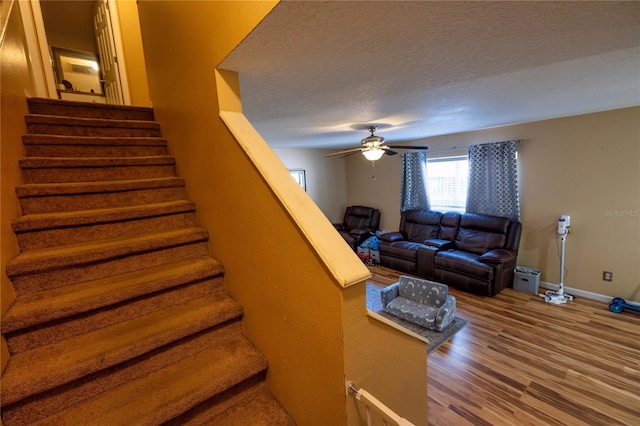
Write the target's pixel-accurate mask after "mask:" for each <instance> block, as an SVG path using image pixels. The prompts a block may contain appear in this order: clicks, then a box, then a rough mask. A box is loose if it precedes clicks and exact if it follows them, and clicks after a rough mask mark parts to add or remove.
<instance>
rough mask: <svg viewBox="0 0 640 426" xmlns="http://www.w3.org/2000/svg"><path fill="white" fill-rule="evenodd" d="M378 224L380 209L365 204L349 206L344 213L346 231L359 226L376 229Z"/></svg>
mask: <svg viewBox="0 0 640 426" xmlns="http://www.w3.org/2000/svg"><path fill="white" fill-rule="evenodd" d="M379 224H380V210H378V209H374V208H372V207H365V206H350V207H347V211H346V212H345V214H344V226H345V228H346V229H347V231H350V230H352V229H360V228H371V229H372V230H377V229H378V226H379Z"/></svg>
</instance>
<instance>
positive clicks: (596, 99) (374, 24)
mask: <svg viewBox="0 0 640 426" xmlns="http://www.w3.org/2000/svg"><path fill="white" fill-rule="evenodd" d="M219 67H220V68H223V69H228V70H233V71H237V72H238V73H239V75H240V85H241V92H242V100H243V109H244V113H245V115H246V116H247V117H248V118H249V119H250V120H251V122H252V123H253V124H254V126H255V127H256V129H257V130H258V131H259V132H260V133H261V134H262V136H263V137H264V138H265V140H266V141H267V142H268V143H269V144H270V145H271V146H272V147H276V148H336V149H337V148H348V147H354V146H358V145H359V141H360V139H362V138H364V137H366V136H367V135H368V134H367V132H366V126H367V125H369V124H377V125H378V126H379V130H378V132H377V133H376V134H379V135H380V136H384V137H385V138H386V141H387V142H397V141H409V140H415V139H420V138H425V137H429V136H435V135H442V134H450V133H457V132H462V131H468V130H476V129H481V128H487V127H493V126H500V125H508V124H513V123H521V122H528V121H536V120H542V119H548V118H555V117H563V116H570V115H577V114H584V113H589V112H596V111H603V110H609V109H616V108H623V107H628V106H634V105H640V2H636V1H629V2H609V1H602V2H600V1H587V2H573V1H558V2H543V1H522V2H509V1H508V2H484V1H471V2H458V1H445V2H431V1H328V2H324V1H283V2H281V3H279V4H278V5H277V6H276V8H275V9H274V10H273V11H272V12H271V13H270V14H269V15H268V16H267V17H266V18H265V20H264V21H263V22H262V23H261V24H260V25H259V26H258V27H257V28H256V29H255V30H254V31H253V32H252V33H251V34H250V35H249V36H248V37H247V38H246V39H245V40H244V41H243V42H242V43H241V44H240V46H238V48H236V50H234V51H233V52H232V53H231V54H230V55H229V56H228V57H227V58H226V59H225V60H224V61H223V62H222V63H221V64H220V66H219Z"/></svg>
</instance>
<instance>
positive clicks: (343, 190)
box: [273, 148, 347, 222]
mask: <svg viewBox="0 0 640 426" xmlns="http://www.w3.org/2000/svg"><path fill="white" fill-rule="evenodd" d="M273 151H274V152H275V153H276V155H277V156H278V157H279V158H280V160H281V161H282V162H283V163H284V164H285V166H287V168H289V169H304V170H305V171H306V175H307V194H309V196H310V197H311V199H312V200H313V201H314V202H315V203H316V205H317V206H318V207H319V208H320V210H322V212H323V213H324V214H325V216H327V219H329V221H330V222H340V221H342V217H343V216H344V210H345V208H346V206H347V178H346V169H345V160H344V159H342V158H335V157H330V158H327V157H325V155H326V154H327V153H329V152H331V151H327V150H320V149H277V148H276V149H274V150H273Z"/></svg>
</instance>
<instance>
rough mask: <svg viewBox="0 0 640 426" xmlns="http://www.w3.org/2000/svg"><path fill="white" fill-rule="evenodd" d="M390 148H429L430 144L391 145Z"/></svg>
mask: <svg viewBox="0 0 640 426" xmlns="http://www.w3.org/2000/svg"><path fill="white" fill-rule="evenodd" d="M389 148H394V149H422V150H425V149H429V147H428V146H416V145H389Z"/></svg>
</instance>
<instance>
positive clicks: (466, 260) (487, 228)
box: [378, 210, 522, 296]
mask: <svg viewBox="0 0 640 426" xmlns="http://www.w3.org/2000/svg"><path fill="white" fill-rule="evenodd" d="M521 231H522V225H521V224H520V222H517V221H512V220H511V219H509V218H506V217H498V216H488V215H481V214H476V213H464V214H460V213H455V212H446V213H441V212H435V211H425V210H411V211H408V212H404V213H402V215H401V218H400V230H399V231H398V232H390V233H387V234H382V235H380V236H379V237H378V238H379V239H380V263H381V264H382V266H386V267H388V268H392V269H395V270H397V271H402V272H406V273H408V274H412V275H418V276H420V277H423V278H426V279H428V280H432V281H436V282H440V283H444V284H446V285H448V286H452V287H456V288H459V289H461V290H465V291H468V292H471V293H477V294H482V295H485V296H495V295H496V294H498V293H499V292H500V291H501V290H502V289H503V288H506V287H509V286H511V285H512V283H513V272H514V269H515V267H516V257H517V255H518V247H519V245H520V233H521Z"/></svg>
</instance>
